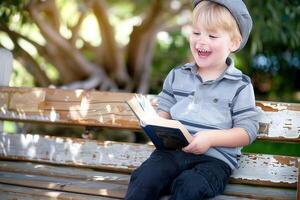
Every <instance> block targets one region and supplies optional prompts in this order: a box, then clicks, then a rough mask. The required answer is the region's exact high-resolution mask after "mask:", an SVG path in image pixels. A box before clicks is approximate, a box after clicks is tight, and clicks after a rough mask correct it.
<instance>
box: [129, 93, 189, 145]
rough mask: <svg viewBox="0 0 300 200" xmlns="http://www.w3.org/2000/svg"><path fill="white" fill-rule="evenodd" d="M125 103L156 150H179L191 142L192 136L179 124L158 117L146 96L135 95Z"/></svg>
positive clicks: (176, 121)
mask: <svg viewBox="0 0 300 200" xmlns="http://www.w3.org/2000/svg"><path fill="white" fill-rule="evenodd" d="M126 102H127V104H128V105H129V107H130V108H131V110H132V111H133V112H134V114H135V115H136V117H137V118H138V120H139V122H140V126H141V128H142V129H143V130H144V132H145V133H146V134H147V135H148V137H149V138H150V140H151V141H152V143H153V144H154V146H155V147H156V148H157V149H160V150H180V149H182V148H183V147H185V146H187V145H188V144H189V143H190V142H191V141H192V139H193V136H192V135H191V134H190V133H189V131H188V130H187V129H186V127H185V126H184V125H183V124H182V123H181V122H179V121H178V120H172V119H165V118H162V117H160V116H159V115H158V114H157V112H156V110H155V109H154V107H153V106H152V105H151V102H150V101H149V99H148V98H147V97H146V96H144V95H141V94H139V95H137V94H136V95H135V96H134V97H132V98H131V99H129V100H127V101H126Z"/></svg>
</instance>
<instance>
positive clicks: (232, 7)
mask: <svg viewBox="0 0 300 200" xmlns="http://www.w3.org/2000/svg"><path fill="white" fill-rule="evenodd" d="M201 1H203V0H195V1H194V8H195V7H196V6H197V5H198V3H200V2H201ZM207 1H211V2H215V3H218V4H220V5H222V6H224V7H225V8H227V9H228V10H229V11H230V13H231V14H232V16H233V17H234V18H235V20H236V22H237V24H238V26H239V29H240V32H241V35H242V42H241V45H240V47H239V49H238V50H240V49H242V48H243V47H244V46H245V45H246V43H247V40H248V38H249V35H250V32H251V29H252V19H251V16H250V14H249V11H248V9H247V7H246V5H245V4H244V2H243V1H242V0H207Z"/></svg>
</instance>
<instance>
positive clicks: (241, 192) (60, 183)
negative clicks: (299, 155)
mask: <svg viewBox="0 0 300 200" xmlns="http://www.w3.org/2000/svg"><path fill="white" fill-rule="evenodd" d="M1 162H2V163H4V164H5V163H6V164H8V165H7V168H4V169H1V170H0V182H5V183H10V184H14V185H19V186H25V184H26V186H27V187H32V188H44V189H47V190H53V192H52V193H55V192H56V193H58V192H59V191H60V192H73V193H74V194H77V193H84V194H92V195H102V197H103V196H105V197H116V196H115V192H116V191H115V190H116V188H118V189H119V191H120V192H121V191H122V194H119V195H121V196H124V195H125V191H126V187H127V186H126V185H123V184H121V185H120V184H118V183H114V184H112V185H113V186H110V187H108V186H107V184H106V180H105V179H102V178H99V179H91V177H97V176H98V175H99V174H98V172H96V171H91V170H90V169H84V168H83V169H76V168H74V167H62V168H64V169H62V170H60V169H59V168H60V167H59V166H55V167H54V168H52V167H53V166H50V165H43V166H40V165H39V164H34V163H31V164H30V165H28V164H29V163H23V162H20V163H19V164H20V165H17V166H16V165H14V164H13V163H10V162H4V161H1ZM9 163H10V164H9ZM21 164H25V165H28V167H29V166H32V167H34V168H31V169H32V171H30V168H28V169H26V173H25V172H24V171H23V170H22V169H20V170H17V171H19V172H20V173H21V174H19V173H11V172H10V171H11V170H10V169H9V168H8V167H10V166H12V167H13V168H21ZM35 167H39V168H44V169H45V170H47V169H51V168H52V170H54V169H58V171H59V173H58V174H55V173H49V174H45V175H36V172H37V171H36V169H35ZM66 169H69V170H66ZM72 169H73V170H75V171H76V172H78V173H82V174H88V176H87V177H82V176H74V174H73V173H72V172H71V170H72ZM63 171H66V173H67V174H71V175H72V178H70V177H68V178H66V177H64V178H61V177H60V175H59V174H60V172H63ZM93 173H94V175H93ZM118 176H120V174H119V173H109V174H107V175H106V179H108V180H111V179H113V178H114V177H118ZM128 178H129V176H128ZM0 185H1V184H0ZM81 185H84V186H81ZM123 186H124V187H123ZM77 187H80V189H79V190H78V188H77ZM86 188H88V190H87V189H86ZM120 188H123V189H122V190H120ZM103 190H105V191H106V192H102V191H103ZM0 191H1V190H0ZM99 191H100V192H99ZM83 197H84V195H83ZM242 197H244V198H251V199H252V198H253V199H256V198H257V199H295V198H296V190H291V189H284V188H270V187H257V186H247V185H238V184H228V185H227V187H226V189H225V192H224V195H220V196H218V197H215V198H213V199H214V200H216V199H241V198H242ZM118 198H119V196H118Z"/></svg>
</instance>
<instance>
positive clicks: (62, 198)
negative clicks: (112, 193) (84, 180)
mask: <svg viewBox="0 0 300 200" xmlns="http://www.w3.org/2000/svg"><path fill="white" fill-rule="evenodd" d="M0 199H2V200H50V199H51V200H113V199H115V198H113V199H112V198H107V197H101V196H95V195H86V194H78V193H71V192H62V191H55V190H47V189H37V188H30V187H22V186H16V185H8V184H0Z"/></svg>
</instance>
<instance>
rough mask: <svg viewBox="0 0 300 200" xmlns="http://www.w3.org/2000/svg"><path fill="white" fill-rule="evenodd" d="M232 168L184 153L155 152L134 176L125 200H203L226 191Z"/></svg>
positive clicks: (212, 159) (204, 156)
mask: <svg viewBox="0 0 300 200" xmlns="http://www.w3.org/2000/svg"><path fill="white" fill-rule="evenodd" d="M230 175H231V168H230V167H229V166H228V165H227V164H226V163H225V162H223V161H221V160H218V159H216V158H213V157H210V156H206V155H194V154H189V153H185V152H183V151H159V150H155V151H154V152H153V153H152V154H151V156H150V157H149V158H148V159H147V160H146V161H145V162H144V163H143V164H142V165H141V166H140V167H139V168H137V169H136V170H135V171H134V172H133V173H132V175H131V179H130V183H129V186H128V190H127V194H126V196H125V199H127V200H133V199H136V200H143V199H149V200H155V199H159V198H160V197H161V196H164V195H166V194H171V198H170V199H171V200H173V199H182V200H183V199H184V200H188V199H197V200H199V199H203V198H209V197H214V196H216V195H218V194H220V193H222V192H223V191H224V188H225V185H226V183H227V181H228V179H229V177H230Z"/></svg>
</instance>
